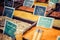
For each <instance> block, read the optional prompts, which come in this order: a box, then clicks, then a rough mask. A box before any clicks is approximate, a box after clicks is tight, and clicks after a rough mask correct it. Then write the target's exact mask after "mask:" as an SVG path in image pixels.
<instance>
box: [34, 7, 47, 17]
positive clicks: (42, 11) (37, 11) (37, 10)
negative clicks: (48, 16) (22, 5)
mask: <svg viewBox="0 0 60 40" xmlns="http://www.w3.org/2000/svg"><path fill="white" fill-rule="evenodd" d="M45 12H46V7H44V6H35V10H34V13H33V14H34V15H38V16H45Z"/></svg>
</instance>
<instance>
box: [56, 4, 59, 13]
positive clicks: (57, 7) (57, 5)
mask: <svg viewBox="0 0 60 40" xmlns="http://www.w3.org/2000/svg"><path fill="white" fill-rule="evenodd" d="M56 11H57V12H60V3H56Z"/></svg>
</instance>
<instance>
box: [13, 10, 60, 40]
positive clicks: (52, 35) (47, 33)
mask: <svg viewBox="0 0 60 40" xmlns="http://www.w3.org/2000/svg"><path fill="white" fill-rule="evenodd" d="M14 16H17V17H22V18H25V19H29V20H33V21H37V20H38V16H35V15H32V14H31V13H28V12H24V11H18V10H16V11H15V13H14ZM53 25H56V26H60V20H55V21H54V24H53ZM35 29H36V27H33V28H31V29H30V30H29V31H27V32H26V33H25V34H24V35H23V37H24V38H26V39H29V40H32V37H33V34H34V30H35ZM40 29H42V30H43V31H44V32H43V35H42V38H41V40H56V38H57V36H58V35H60V30H56V29H48V30H47V29H44V28H40Z"/></svg>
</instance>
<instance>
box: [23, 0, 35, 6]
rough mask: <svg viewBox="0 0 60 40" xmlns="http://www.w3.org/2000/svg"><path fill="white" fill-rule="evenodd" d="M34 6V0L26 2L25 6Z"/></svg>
mask: <svg viewBox="0 0 60 40" xmlns="http://www.w3.org/2000/svg"><path fill="white" fill-rule="evenodd" d="M33 4H34V0H25V1H24V3H23V6H27V7H32V6H33Z"/></svg>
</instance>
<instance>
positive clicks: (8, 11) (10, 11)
mask: <svg viewBox="0 0 60 40" xmlns="http://www.w3.org/2000/svg"><path fill="white" fill-rule="evenodd" d="M14 10H15V8H12V7H7V6H5V8H4V13H3V16H7V17H9V18H12V17H13V13H14Z"/></svg>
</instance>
